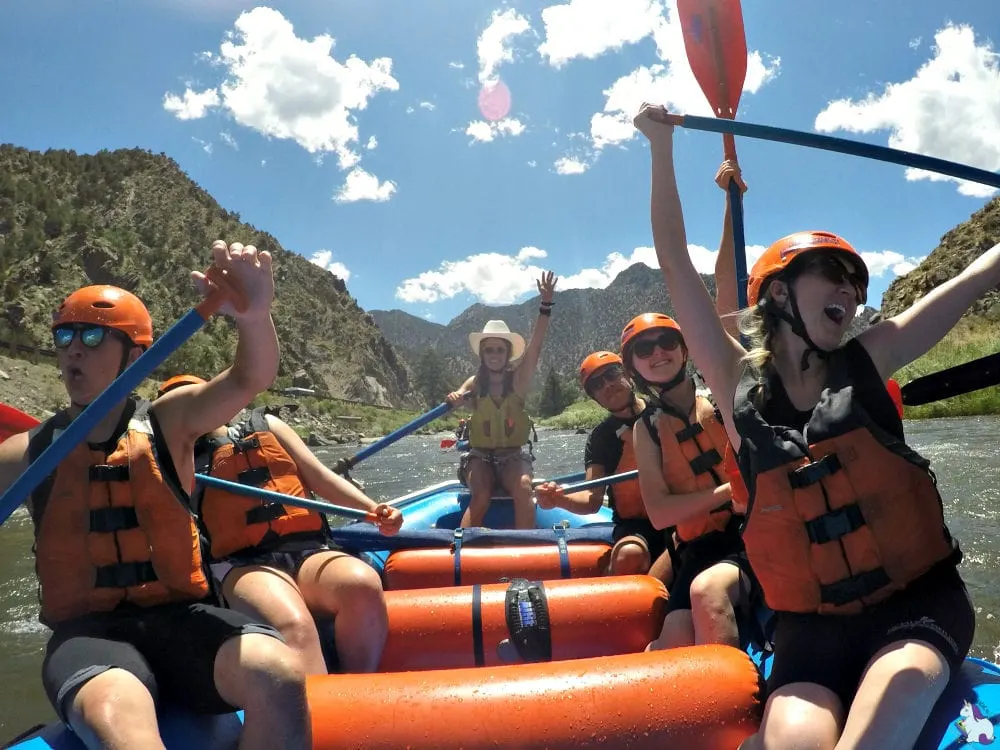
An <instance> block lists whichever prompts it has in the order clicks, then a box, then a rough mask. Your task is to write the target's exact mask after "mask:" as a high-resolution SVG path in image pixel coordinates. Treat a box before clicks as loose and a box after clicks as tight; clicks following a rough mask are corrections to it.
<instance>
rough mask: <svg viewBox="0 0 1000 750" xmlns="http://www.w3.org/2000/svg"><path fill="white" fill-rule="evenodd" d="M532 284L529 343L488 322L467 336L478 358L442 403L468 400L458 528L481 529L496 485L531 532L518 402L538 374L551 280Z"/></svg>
mask: <svg viewBox="0 0 1000 750" xmlns="http://www.w3.org/2000/svg"><path fill="white" fill-rule="evenodd" d="M537 284H538V292H539V295H540V296H541V300H540V307H539V309H538V322H537V323H535V330H534V331H532V334H531V342H530V343H529V344H528V345H527V347H525V344H524V338H523V337H522V336H520V335H519V334H516V333H512V332H511V331H510V329H509V328H508V327H507V324H506V323H505V322H503V321H502V320H490V321H488V322H487V323H486V325H485V326H484V327H483V330H482V332H480V333H470V334H469V344H470V346H471V347H472V351H473V352H474V353H475V354H476V355H477V356H478V357H479V371H478V372H477V373H476V374H475V375H473V376H472V377H471V378H469V379H468V380H466V381H465V383H463V384H462V387H461V388H459V389H458V390H457V391H455V392H454V393H449V394H448V396H447V398H446V400H447V401H448V403H449V404H451V405H452V406H455V405H457V404H458V403H460V402H461V401H462V400H463V399H464V398H466V397H467V396H469V397H471V399H472V416H471V417H470V418H469V452H468V453H467V454H466V455H465V456H463V457H462V462H461V464H460V465H459V476H460V478H461V480H462V482H463V483H464V484H465V485H466V486H467V487H468V488H469V490H470V492H471V493H472V498H471V500H470V501H469V507H468V508H467V509H466V511H465V513H464V514H463V515H462V521H461V526H462V527H463V528H467V527H470V526H482V525H483V519H484V518H485V517H486V511H487V510H489V507H490V498H491V497H492V496H493V488H494V487H495V486H497V485H499V486H500V487H502V488H503V489H505V490H506V491H507V492H508V493H509V494H510V496H511V499H512V500H513V501H514V526H515V528H518V529H533V528H534V527H535V506H534V503H533V501H532V488H531V462H532V461H534V457H533V456H532V455H531V454H530V453H528V452H525V451H524V450H523V448H524V446H525V445H526V444H527V442H528V435H529V433H530V431H531V419H530V418H529V417H528V414H527V412H526V411H525V410H524V399H525V397H526V396H527V395H528V389H529V388H530V387H531V379H532V377H533V376H534V374H535V370H537V369H538V357H539V355H540V354H541V351H542V342H543V341H544V340H545V332H546V331H547V330H548V327H549V316H551V315H552V306H553V305H554V304H555V303H554V302H553V301H552V294H553V292H554V291H555V288H556V277H555V276H554V275H553V273H552V272H551V271H546V272H545V273H543V274H542V278H541V279H539V280H538V282H537ZM515 362H516V363H517V364H512V363H515Z"/></svg>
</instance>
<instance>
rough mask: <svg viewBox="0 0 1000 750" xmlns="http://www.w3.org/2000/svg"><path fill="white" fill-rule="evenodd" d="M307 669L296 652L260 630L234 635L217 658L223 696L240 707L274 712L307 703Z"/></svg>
mask: <svg viewBox="0 0 1000 750" xmlns="http://www.w3.org/2000/svg"><path fill="white" fill-rule="evenodd" d="M305 679H306V678H305V671H304V670H303V667H302V662H301V659H300V658H299V656H298V655H297V654H296V652H295V651H294V650H293V649H292V648H291V647H290V646H288V645H286V644H284V643H282V642H281V641H279V640H278V639H277V638H272V637H271V636H269V635H263V634H260V633H251V634H248V635H242V636H238V637H236V638H230V639H229V640H228V641H226V642H225V643H224V644H223V645H222V648H220V649H219V654H218V656H216V658H215V682H216V687H217V689H218V691H219V695H221V696H222V698H223V699H224V700H225V701H226V702H227V703H229V704H230V705H233V706H236V707H237V708H243V709H246V710H247V711H251V712H253V711H257V712H271V711H277V710H279V709H278V708H277V707H278V706H284V707H285V708H286V709H288V710H296V708H301V707H302V706H304V705H305Z"/></svg>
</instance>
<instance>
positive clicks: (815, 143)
mask: <svg viewBox="0 0 1000 750" xmlns="http://www.w3.org/2000/svg"><path fill="white" fill-rule="evenodd" d="M664 119H665V121H666V122H670V123H671V124H673V125H676V126H679V127H683V128H691V129H693V130H704V131H706V132H710V133H731V134H733V135H739V136H745V137H747V138H757V139H759V140H763V141H775V142H778V143H790V144H792V145H794V146H806V147H808V148H817V149H821V150H824V151H836V152H837V153H841V154H850V155H851V156H861V157H863V158H865V159H876V160H878V161H884V162H889V163H891V164H900V165H902V166H904V167H913V168H915V169H923V170H926V171H928V172H937V173H938V174H944V175H948V176H949V177H957V178H959V179H962V180H969V181H970V182H978V183H980V184H982V185H990V186H991V187H995V188H1000V174H997V173H996V172H989V171H987V170H985V169H978V168H976V167H970V166H967V165H965V164H959V163H958V162H954V161H947V160H945V159H938V158H936V157H933V156H924V155H923V154H915V153H913V152H912V151H902V150H900V149H898V148H888V147H886V146H876V145H875V144H872V143H860V142H858V141H851V140H848V139H846V138H834V137H833V136H829V135H819V134H818V133H806V132H803V131H801V130H789V129H788V128H775V127H771V126H770V125H757V124H755V123H751V122H737V121H736V120H724V119H720V118H716V117H698V116H696V115H668V116H667V117H666V118H664Z"/></svg>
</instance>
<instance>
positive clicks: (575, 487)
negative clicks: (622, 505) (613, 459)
mask: <svg viewBox="0 0 1000 750" xmlns="http://www.w3.org/2000/svg"><path fill="white" fill-rule="evenodd" d="M638 476H639V471H638V470H637V469H633V470H632V471H626V472H623V473H621V474H612V475H611V476H609V477H599V478H598V479H588V480H587V481H586V482H577V483H576V484H567V485H566V486H564V487H563V492H564V493H567V492H579V491H580V490H589V489H590V488H591V487H601V486H602V485H603V486H605V487H610V486H611V485H613V484H619V483H620V482H627V481H628V480H630V479H635V478H636V477H638Z"/></svg>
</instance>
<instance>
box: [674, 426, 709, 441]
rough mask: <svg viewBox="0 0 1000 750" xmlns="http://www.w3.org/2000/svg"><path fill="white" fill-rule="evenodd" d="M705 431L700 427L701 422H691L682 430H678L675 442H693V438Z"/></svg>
mask: <svg viewBox="0 0 1000 750" xmlns="http://www.w3.org/2000/svg"><path fill="white" fill-rule="evenodd" d="M704 431H705V428H704V427H702V426H701V422H692V423H691V424H689V425H688V426H687V427H685V428H684V429H683V430H678V431H677V433H676V437H677V442H678V443H683V442H684V441H686V440H693V439H694V438H695V437H697V436H698V435H700V434H701V433H703V432H704Z"/></svg>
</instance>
